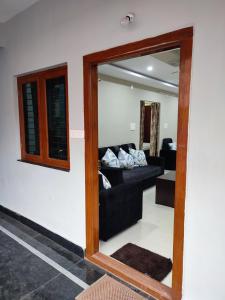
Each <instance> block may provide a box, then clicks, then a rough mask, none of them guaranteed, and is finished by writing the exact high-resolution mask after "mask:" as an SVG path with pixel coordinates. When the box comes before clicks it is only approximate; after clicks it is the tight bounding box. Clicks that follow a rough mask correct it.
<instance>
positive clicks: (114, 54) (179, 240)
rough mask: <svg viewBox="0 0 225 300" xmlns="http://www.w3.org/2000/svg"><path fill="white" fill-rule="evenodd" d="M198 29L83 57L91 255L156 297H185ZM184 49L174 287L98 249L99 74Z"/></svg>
mask: <svg viewBox="0 0 225 300" xmlns="http://www.w3.org/2000/svg"><path fill="white" fill-rule="evenodd" d="M192 40H193V28H192V27H188V28H184V29H180V30H177V31H174V32H170V33H167V34H163V35H160V36H157V37H153V38H148V39H144V40H141V41H138V42H134V43H129V44H126V45H122V46H119V47H115V48H111V49H108V50H104V51H100V52H97V53H93V54H89V55H86V56H84V58H83V63H84V116H85V171H86V177H85V178H86V259H88V260H90V261H91V262H93V263H95V264H97V265H99V266H101V267H102V268H104V269H106V270H108V271H109V272H112V273H113V274H115V275H116V276H118V277H120V278H121V279H123V280H126V281H127V282H129V283H130V284H133V285H135V286H137V287H139V288H141V289H142V290H144V291H146V292H147V293H149V294H150V295H152V296H153V297H156V298H157V299H173V300H174V299H176V300H178V299H181V296H182V271H183V241H184V209H185V189H186V158H187V138H188V114H189V94H190V81H191V60H192ZM178 47H179V48H180V78H179V101H178V136H177V172H176V191H175V217H174V244H173V274H172V288H169V287H167V286H165V285H163V284H162V283H159V282H157V281H156V280H154V279H151V278H150V277H148V276H146V275H144V274H142V273H140V272H138V271H136V270H134V269H132V268H130V267H128V266H126V265H124V264H122V263H121V262H118V261H116V260H115V259H113V258H111V257H108V256H106V255H104V254H102V253H100V252H99V200H98V193H99V192H98V76H97V66H98V65H99V64H103V63H108V62H112V61H116V60H121V59H128V58H132V57H137V56H140V55H146V54H151V53H155V52H159V51H165V50H169V49H174V48H178Z"/></svg>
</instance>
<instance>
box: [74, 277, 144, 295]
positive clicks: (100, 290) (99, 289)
mask: <svg viewBox="0 0 225 300" xmlns="http://www.w3.org/2000/svg"><path fill="white" fill-rule="evenodd" d="M97 299H98V300H145V298H143V297H142V296H140V295H138V294H137V293H136V292H134V291H132V290H131V289H130V288H129V287H127V286H125V285H123V284H122V283H120V282H118V281H117V280H115V279H113V278H111V277H110V276H108V275H105V276H104V277H102V278H101V279H99V280H98V281H97V282H95V283H94V284H93V285H92V286H91V287H90V288H89V289H87V290H85V291H84V292H82V293H81V294H80V295H79V296H77V297H76V300H97Z"/></svg>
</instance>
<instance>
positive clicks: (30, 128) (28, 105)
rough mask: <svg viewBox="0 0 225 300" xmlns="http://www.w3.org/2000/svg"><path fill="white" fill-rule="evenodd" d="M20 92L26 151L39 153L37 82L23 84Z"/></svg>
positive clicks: (34, 153)
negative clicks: (21, 95)
mask: <svg viewBox="0 0 225 300" xmlns="http://www.w3.org/2000/svg"><path fill="white" fill-rule="evenodd" d="M22 92H23V111H24V127H25V128H24V129H25V148H26V152H27V153H28V154H33V155H40V141H39V125H38V99H37V82H29V83H25V84H23V86H22Z"/></svg>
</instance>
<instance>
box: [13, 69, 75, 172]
mask: <svg viewBox="0 0 225 300" xmlns="http://www.w3.org/2000/svg"><path fill="white" fill-rule="evenodd" d="M60 76H65V94H66V99H65V100H66V135H67V160H60V159H54V158H50V157H49V154H48V153H49V144H48V116H47V95H46V80H47V79H52V78H57V77H60ZM34 81H35V82H37V102H38V124H39V142H40V155H33V154H29V153H27V152H26V141H25V124H24V123H25V122H24V109H23V92H22V86H23V84H25V83H27V82H34ZM17 86H18V101H19V122H20V145H21V160H22V161H24V162H29V163H33V164H38V165H43V166H47V167H53V168H58V169H62V170H69V169H70V148H69V109H68V76H67V66H66V65H65V66H60V67H56V68H52V69H48V70H45V71H40V72H34V73H31V74H28V75H25V76H19V77H18V78H17Z"/></svg>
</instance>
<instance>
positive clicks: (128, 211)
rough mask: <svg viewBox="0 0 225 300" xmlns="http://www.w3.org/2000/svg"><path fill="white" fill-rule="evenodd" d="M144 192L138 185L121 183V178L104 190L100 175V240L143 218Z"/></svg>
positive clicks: (104, 239)
mask: <svg viewBox="0 0 225 300" xmlns="http://www.w3.org/2000/svg"><path fill="white" fill-rule="evenodd" d="M142 196H143V191H142V189H141V187H140V185H139V184H138V183H132V184H131V183H121V182H120V180H119V178H117V182H116V183H115V184H114V185H112V188H110V189H107V190H106V189H104V188H103V184H102V177H101V175H99V238H100V239H101V240H103V241H106V240H108V239H109V238H110V237H112V236H114V235H115V234H117V233H119V232H121V231H122V230H124V229H126V228H128V227H130V226H132V225H133V224H135V223H137V221H138V220H140V219H141V218H142Z"/></svg>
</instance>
